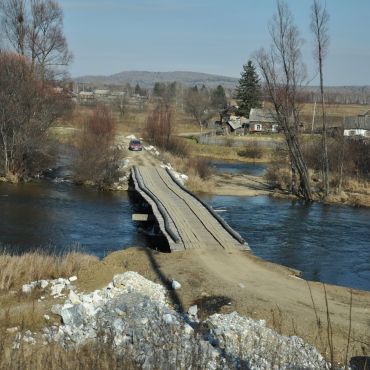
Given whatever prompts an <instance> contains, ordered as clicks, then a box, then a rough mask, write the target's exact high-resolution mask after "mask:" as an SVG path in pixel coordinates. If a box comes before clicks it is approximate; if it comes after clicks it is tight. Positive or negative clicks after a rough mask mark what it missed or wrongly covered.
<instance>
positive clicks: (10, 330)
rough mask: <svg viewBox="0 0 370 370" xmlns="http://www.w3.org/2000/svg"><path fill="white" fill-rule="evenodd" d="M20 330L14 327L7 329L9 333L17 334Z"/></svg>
mask: <svg viewBox="0 0 370 370" xmlns="http://www.w3.org/2000/svg"><path fill="white" fill-rule="evenodd" d="M18 330H19V328H18V326H14V327H13V328H8V329H6V331H7V333H11V334H12V333H16V332H17V331H18Z"/></svg>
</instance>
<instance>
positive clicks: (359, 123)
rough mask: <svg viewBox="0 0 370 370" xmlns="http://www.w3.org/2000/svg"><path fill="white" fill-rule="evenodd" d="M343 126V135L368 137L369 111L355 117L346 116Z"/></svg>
mask: <svg viewBox="0 0 370 370" xmlns="http://www.w3.org/2000/svg"><path fill="white" fill-rule="evenodd" d="M343 126H344V127H343V129H344V132H343V135H344V136H362V137H370V111H366V112H364V113H362V114H359V115H358V116H355V117H346V118H345V120H344V124H343Z"/></svg>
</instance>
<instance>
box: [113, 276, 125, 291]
mask: <svg viewBox="0 0 370 370" xmlns="http://www.w3.org/2000/svg"><path fill="white" fill-rule="evenodd" d="M113 285H114V287H115V288H123V287H124V286H125V285H126V284H125V277H124V274H119V275H114V276H113Z"/></svg>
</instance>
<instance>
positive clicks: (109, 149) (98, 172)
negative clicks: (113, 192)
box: [74, 105, 120, 187]
mask: <svg viewBox="0 0 370 370" xmlns="http://www.w3.org/2000/svg"><path fill="white" fill-rule="evenodd" d="M115 129H116V122H115V121H114V119H113V117H112V115H111V112H110V111H109V110H108V108H107V107H106V106H103V105H101V106H98V107H97V108H95V110H94V112H93V114H92V116H91V117H89V118H88V119H87V120H86V122H85V124H84V127H83V130H82V133H81V136H80V138H79V142H78V145H77V146H78V154H77V158H76V160H75V163H74V167H75V178H76V180H77V181H80V182H92V183H94V184H95V185H98V186H100V187H105V186H109V185H111V184H112V183H113V182H114V181H115V180H116V179H117V178H118V167H119V166H118V161H119V159H120V153H119V151H118V149H116V148H114V135H115Z"/></svg>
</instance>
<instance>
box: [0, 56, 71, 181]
mask: <svg viewBox="0 0 370 370" xmlns="http://www.w3.org/2000/svg"><path fill="white" fill-rule="evenodd" d="M68 105H69V99H67V97H66V96H65V95H63V93H56V92H55V90H54V88H53V86H52V85H49V84H47V83H45V82H44V83H41V82H40V81H39V80H37V79H36V78H35V74H34V73H33V71H32V68H31V65H30V63H29V62H28V61H27V59H26V58H25V57H23V56H20V55H19V54H9V53H0V163H1V167H2V171H1V172H3V174H4V175H5V176H6V177H9V178H10V177H11V178H15V179H19V178H26V177H28V176H32V175H34V174H36V173H39V172H40V171H41V170H42V169H44V168H45V167H46V166H49V165H50V163H51V161H52V159H53V158H52V156H51V153H52V151H51V149H52V145H51V144H50V139H49V135H48V129H49V128H50V127H51V125H52V124H53V123H54V122H55V120H56V119H57V118H58V117H60V116H62V114H63V113H64V111H65V110H66V109H67V107H68Z"/></svg>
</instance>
